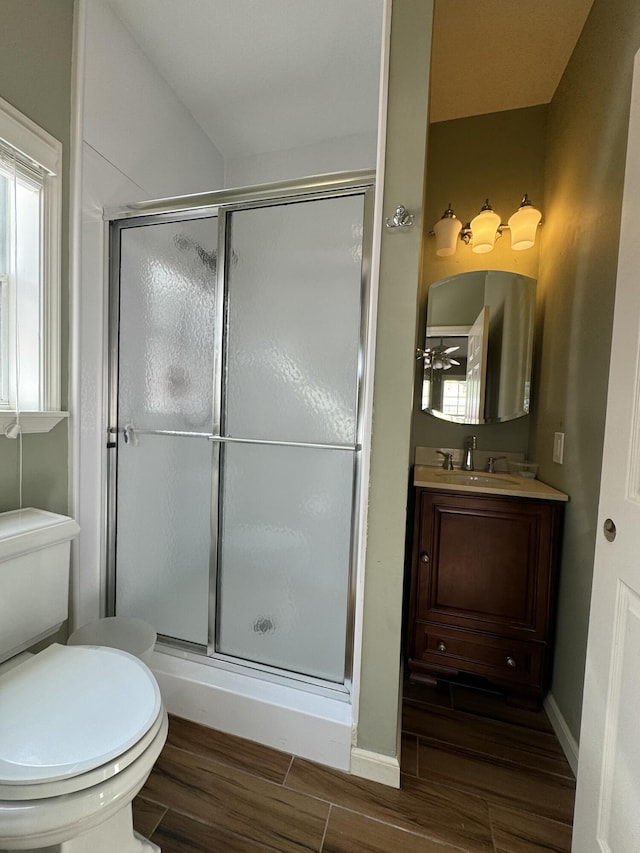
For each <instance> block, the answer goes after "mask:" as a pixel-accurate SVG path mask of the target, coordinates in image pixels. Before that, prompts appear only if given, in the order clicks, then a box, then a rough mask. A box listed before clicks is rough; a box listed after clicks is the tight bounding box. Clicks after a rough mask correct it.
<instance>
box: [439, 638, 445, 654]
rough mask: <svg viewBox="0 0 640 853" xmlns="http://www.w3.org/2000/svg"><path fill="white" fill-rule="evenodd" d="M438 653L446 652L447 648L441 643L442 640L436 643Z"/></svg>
mask: <svg viewBox="0 0 640 853" xmlns="http://www.w3.org/2000/svg"><path fill="white" fill-rule="evenodd" d="M438 651H439V652H446V651H447V647H446V645H445V644H444V643H443V642H442V640H440V642H439V643H438Z"/></svg>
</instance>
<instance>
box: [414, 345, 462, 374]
mask: <svg viewBox="0 0 640 853" xmlns="http://www.w3.org/2000/svg"><path fill="white" fill-rule="evenodd" d="M459 349H460V347H459V346H458V347H445V346H444V344H440V346H436V347H427V349H418V350H416V358H423V359H424V366H425V367H428V368H431V369H432V370H450V369H451V368H452V367H453V366H454V365H459V364H460V362H459V361H457V360H456V359H455V358H451V353H454V352H457V350H459Z"/></svg>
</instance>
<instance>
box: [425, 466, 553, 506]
mask: <svg viewBox="0 0 640 853" xmlns="http://www.w3.org/2000/svg"><path fill="white" fill-rule="evenodd" d="M413 485H414V486H418V487H420V488H422V489H445V490H446V491H451V492H467V493H468V494H476V495H506V496H507V497H519V498H534V499H536V498H537V499H538V500H548V501H549V500H551V501H568V500H569V496H568V495H565V493H564V492H559V491H558V490H557V489H554V488H553V486H548V485H547V484H546V483H543V482H542V481H541V480H535V479H532V478H530V477H515V476H513V475H512V474H502V473H498V474H487V473H485V472H484V471H460V470H455V471H446V470H445V469H444V468H433V467H431V466H429V465H416V466H415V468H414V477H413Z"/></svg>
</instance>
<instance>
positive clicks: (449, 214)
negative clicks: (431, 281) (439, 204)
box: [433, 202, 462, 257]
mask: <svg viewBox="0 0 640 853" xmlns="http://www.w3.org/2000/svg"><path fill="white" fill-rule="evenodd" d="M461 230H462V222H460V220H459V219H458V218H457V217H456V215H455V213H454V212H453V210H452V208H451V202H449V207H448V208H447V209H446V210H445V212H444V213H443V214H442V218H441V219H439V220H438V221H437V222H436V224H435V225H434V226H433V232H434V234H435V235H436V255H439V256H440V257H446V256H447V255H453V254H454V253H455V251H456V246H457V244H458V234H459V233H460V231H461Z"/></svg>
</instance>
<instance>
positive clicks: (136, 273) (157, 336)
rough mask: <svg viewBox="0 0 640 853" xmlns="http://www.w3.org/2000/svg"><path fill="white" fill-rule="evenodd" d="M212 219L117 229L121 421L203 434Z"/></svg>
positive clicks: (212, 284)
mask: <svg viewBox="0 0 640 853" xmlns="http://www.w3.org/2000/svg"><path fill="white" fill-rule="evenodd" d="M217 221H218V220H217V217H208V218H206V219H192V220H189V221H186V222H159V223H155V224H152V225H141V226H136V227H133V228H124V229H122V231H121V243H120V316H119V324H120V335H119V337H120V361H119V400H118V406H119V421H120V424H121V425H125V424H127V423H133V424H134V426H137V427H143V428H156V429H171V430H184V431H187V432H189V431H207V432H210V431H211V420H212V394H213V390H212V389H213V382H212V375H213V359H214V333H215V307H216V249H217V240H218V236H217Z"/></svg>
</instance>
